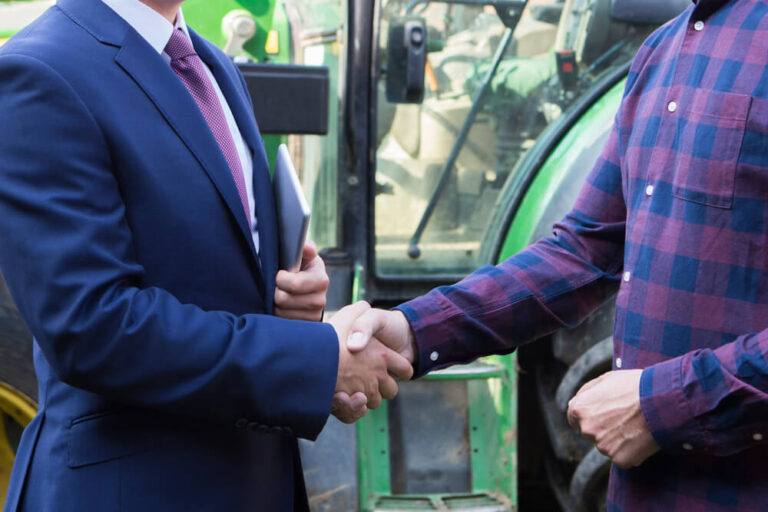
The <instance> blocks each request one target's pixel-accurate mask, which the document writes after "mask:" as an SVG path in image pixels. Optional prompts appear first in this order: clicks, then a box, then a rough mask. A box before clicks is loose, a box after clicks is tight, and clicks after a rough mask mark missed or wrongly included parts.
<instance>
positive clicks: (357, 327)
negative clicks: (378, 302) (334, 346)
mask: <svg viewBox="0 0 768 512" xmlns="http://www.w3.org/2000/svg"><path fill="white" fill-rule="evenodd" d="M382 313H383V312H382V311H381V310H378V309H369V310H368V311H366V312H365V313H363V314H362V315H361V316H360V317H358V319H357V320H355V321H354V322H353V323H352V327H351V328H350V329H349V338H347V349H348V350H349V351H350V352H360V351H361V350H363V349H364V348H365V347H367V346H368V342H369V341H371V337H372V336H373V335H374V334H375V333H377V332H378V331H379V330H380V329H382V328H383V327H384V324H385V322H386V319H385V317H384V315H383V314H382Z"/></svg>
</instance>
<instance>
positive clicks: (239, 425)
mask: <svg viewBox="0 0 768 512" xmlns="http://www.w3.org/2000/svg"><path fill="white" fill-rule="evenodd" d="M247 426H248V420H247V419H245V418H240V419H239V420H237V421H236V422H235V427H237V428H239V429H244V428H245V427H247Z"/></svg>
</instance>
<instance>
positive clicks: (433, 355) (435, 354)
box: [429, 351, 440, 361]
mask: <svg viewBox="0 0 768 512" xmlns="http://www.w3.org/2000/svg"><path fill="white" fill-rule="evenodd" d="M438 357H440V354H438V353H437V351H435V352H432V353H431V354H429V358H430V359H431V360H432V361H437V358H438Z"/></svg>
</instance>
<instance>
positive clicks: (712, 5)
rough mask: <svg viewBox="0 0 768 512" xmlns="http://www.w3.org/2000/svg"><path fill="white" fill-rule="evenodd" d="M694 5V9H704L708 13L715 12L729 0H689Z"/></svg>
mask: <svg viewBox="0 0 768 512" xmlns="http://www.w3.org/2000/svg"><path fill="white" fill-rule="evenodd" d="M691 1H692V2H693V3H694V4H695V5H696V9H698V10H701V9H704V10H706V11H707V12H709V13H712V12H715V11H716V10H718V9H719V8H721V7H722V6H724V5H725V4H727V3H728V1H729V0H691Z"/></svg>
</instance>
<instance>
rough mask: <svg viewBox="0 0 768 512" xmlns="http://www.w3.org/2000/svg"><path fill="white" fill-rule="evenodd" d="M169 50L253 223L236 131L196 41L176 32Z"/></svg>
mask: <svg viewBox="0 0 768 512" xmlns="http://www.w3.org/2000/svg"><path fill="white" fill-rule="evenodd" d="M165 53H167V54H168V56H169V57H170V58H171V68H172V69H173V70H174V71H175V72H176V74H177V75H179V78H180V79H181V81H182V82H183V83H184V85H185V86H186V87H187V89H188V90H189V92H190V94H192V97H193V98H194V99H195V102H196V103H197V106H198V107H199V108H200V111H201V112H202V113H203V117H204V118H205V120H206V122H207V123H208V127H209V128H210V129H211V132H213V136H214V137H215V138H216V142H218V143H219V148H221V152H222V153H223V154H224V158H226V160H227V163H228V164H229V170H230V171H231V172H232V178H233V179H234V180H235V186H236V187H237V192H238V194H239V195H240V202H241V203H243V210H244V211H245V218H246V219H248V224H249V225H250V218H251V215H250V209H249V208H248V195H247V194H246V191H245V179H244V178H243V168H242V165H241V163H240V157H239V156H238V154H237V147H236V146H235V140H234V139H233V138H232V133H231V132H230V130H229V126H228V125H227V118H226V117H225V116H224V110H223V109H222V107H221V103H220V102H219V98H218V96H217V95H216V90H215V89H214V88H213V84H212V83H211V81H210V80H209V78H208V75H206V73H205V69H204V68H203V66H205V64H203V61H202V60H200V57H199V56H198V55H197V53H196V52H195V49H194V48H193V47H192V42H191V41H190V40H189V38H188V37H187V35H186V34H184V32H182V31H181V30H180V29H176V30H174V31H173V35H171V39H170V41H168V44H167V45H166V46H165Z"/></svg>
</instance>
